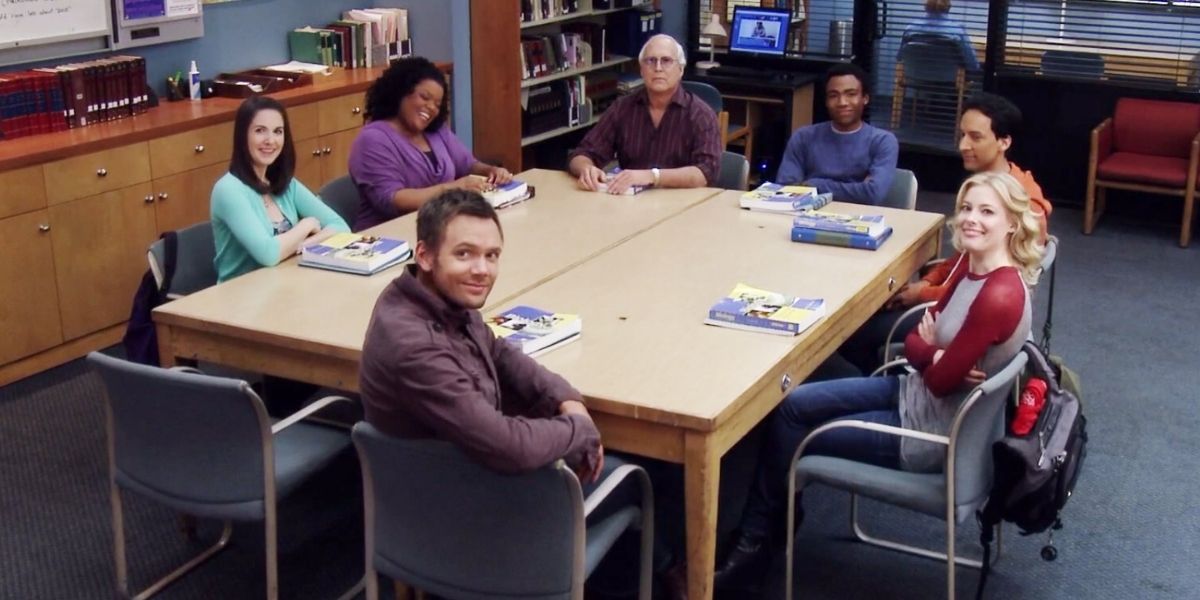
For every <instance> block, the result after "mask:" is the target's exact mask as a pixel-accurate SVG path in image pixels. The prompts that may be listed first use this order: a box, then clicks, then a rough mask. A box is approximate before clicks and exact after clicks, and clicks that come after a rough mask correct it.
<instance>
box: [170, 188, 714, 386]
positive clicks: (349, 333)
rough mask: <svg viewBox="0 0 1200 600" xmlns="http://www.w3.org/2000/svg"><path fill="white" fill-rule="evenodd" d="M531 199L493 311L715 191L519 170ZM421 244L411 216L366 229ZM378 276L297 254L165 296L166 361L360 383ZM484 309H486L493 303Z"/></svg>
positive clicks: (517, 209)
mask: <svg viewBox="0 0 1200 600" xmlns="http://www.w3.org/2000/svg"><path fill="white" fill-rule="evenodd" d="M517 177H518V178H519V179H521V180H523V181H525V182H527V183H529V184H530V185H532V186H534V187H535V188H536V189H537V196H536V197H535V198H533V199H532V200H529V201H527V202H524V203H522V204H518V205H515V206H511V207H508V208H504V209H502V210H500V222H501V224H502V225H503V227H504V233H505V244H504V253H503V260H502V261H501V270H500V277H499V279H498V280H497V283H496V286H495V288H493V290H492V294H491V296H490V297H489V299H488V307H496V306H497V305H499V304H502V303H505V302H507V301H508V300H509V299H510V298H512V297H513V296H515V295H517V294H519V293H521V292H523V291H525V290H527V289H529V288H532V287H534V286H536V285H538V284H540V283H542V282H544V281H546V280H548V279H550V278H552V277H554V276H556V275H558V274H560V273H562V272H564V271H566V270H568V269H570V268H572V267H574V266H576V265H578V264H580V263H582V262H584V261H586V260H587V259H589V258H591V257H593V256H595V255H596V254H599V253H602V252H604V251H605V250H607V249H609V248H611V247H612V246H615V245H617V244H620V243H621V242H622V241H624V240H626V239H629V238H630V237H632V236H635V235H637V234H638V233H641V232H642V231H645V230H647V229H649V228H651V227H653V226H654V225H656V224H657V223H659V222H661V221H663V220H664V219H668V218H670V217H671V216H673V215H675V214H676V213H679V212H681V211H684V210H687V209H688V208H690V207H692V206H694V205H696V204H697V203H699V202H700V201H702V200H704V199H705V198H708V197H710V196H712V195H713V194H715V193H716V192H717V190H715V189H711V188H702V189H694V190H651V191H648V192H644V193H642V194H639V195H637V196H608V195H604V194H595V193H588V192H582V191H578V190H577V189H576V188H575V180H574V179H572V178H571V177H570V176H568V175H567V174H565V173H562V172H559V171H547V170H537V169H535V170H531V171H526V172H524V173H521V174H520V175H518V176H517ZM368 231H369V232H370V233H373V234H378V235H384V236H388V237H393V238H398V239H403V240H407V241H408V242H409V243H410V244H414V245H415V242H416V215H415V214H410V215H406V216H404V217H402V218H399V219H395V220H392V221H389V222H387V223H384V224H382V225H379V226H377V227H374V228H372V229H370V230H368ZM400 272H401V271H400V268H399V267H394V268H392V269H388V270H386V271H383V272H381V273H377V274H375V275H374V276H371V277H360V276H355V275H347V274H345V273H335V272H331V271H325V270H321V269H311V268H307V267H301V266H299V264H298V263H297V261H296V259H291V260H288V261H286V262H284V263H283V264H281V265H278V266H276V267H274V268H270V269H259V270H257V271H254V272H252V273H248V274H246V275H243V276H241V277H238V278H236V279H233V280H231V281H227V282H225V283H223V284H220V285H217V286H213V287H211V288H208V289H206V290H203V291H201V292H197V293H195V294H192V295H190V296H187V297H186V298H180V299H178V300H175V301H172V302H169V303H167V304H165V305H163V306H161V307H159V308H157V309H155V311H154V321H155V323H156V324H157V328H158V342H159V353H160V355H161V357H162V360H163V361H164V366H166V365H171V364H174V362H175V360H176V358H187V359H195V360H204V361H208V362H213V363H218V364H225V365H229V366H235V367H240V368H243V369H247V370H251V371H255V372H260V373H267V374H271V375H277V376H280V377H288V378H291V379H296V380H299V381H307V382H311V383H316V384H320V385H325V386H328V387H332V388H336V389H341V390H350V391H356V390H357V389H358V363H359V357H360V356H361V354H362V342H363V335H364V333H365V332H366V329H367V323H368V321H369V319H370V317H371V310H372V308H374V306H375V300H376V298H378V296H379V294H380V292H382V291H383V289H384V287H386V286H387V285H388V283H390V282H391V281H392V279H394V278H396V277H397V276H399V275H400ZM486 308H487V307H485V309H486Z"/></svg>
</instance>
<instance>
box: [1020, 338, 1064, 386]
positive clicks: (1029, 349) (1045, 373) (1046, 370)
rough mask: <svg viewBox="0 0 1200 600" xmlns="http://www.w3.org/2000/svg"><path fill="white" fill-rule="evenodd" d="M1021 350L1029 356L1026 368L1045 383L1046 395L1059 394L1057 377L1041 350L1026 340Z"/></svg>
mask: <svg viewBox="0 0 1200 600" xmlns="http://www.w3.org/2000/svg"><path fill="white" fill-rule="evenodd" d="M1022 350H1024V351H1025V354H1027V355H1028V356H1029V362H1027V363H1026V366H1027V367H1028V368H1029V369H1031V370H1032V372H1033V375H1035V376H1037V377H1040V378H1041V379H1042V380H1043V381H1045V382H1046V393H1047V394H1051V393H1054V394H1058V393H1061V387H1060V386H1059V383H1058V377H1055V375H1054V368H1053V367H1052V366H1050V361H1049V360H1048V359H1047V358H1046V355H1045V354H1044V353H1043V352H1042V349H1041V348H1039V347H1038V345H1037V344H1035V343H1033V342H1032V341H1029V340H1026V341H1025V345H1024V347H1023V348H1022Z"/></svg>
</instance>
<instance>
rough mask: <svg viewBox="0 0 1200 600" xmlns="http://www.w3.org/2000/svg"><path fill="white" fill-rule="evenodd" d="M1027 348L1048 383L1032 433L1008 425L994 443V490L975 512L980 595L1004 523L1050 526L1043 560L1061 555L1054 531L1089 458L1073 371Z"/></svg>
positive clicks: (1030, 529) (1032, 530)
mask: <svg viewBox="0 0 1200 600" xmlns="http://www.w3.org/2000/svg"><path fill="white" fill-rule="evenodd" d="M1023 350H1024V352H1025V353H1026V354H1028V355H1029V362H1028V368H1029V369H1030V374H1031V375H1032V376H1034V377H1039V378H1041V379H1043V380H1045V381H1046V396H1045V399H1046V401H1045V404H1044V405H1043V407H1042V411H1041V413H1039V415H1038V418H1037V421H1036V422H1035V423H1034V426H1033V428H1032V429H1031V430H1030V431H1029V433H1028V434H1026V435H1023V436H1018V435H1015V434H1013V433H1012V431H1011V429H1006V431H1005V435H1004V437H1003V438H1001V439H1000V440H998V441H996V443H995V444H993V445H992V460H993V464H994V471H995V474H994V477H993V482H992V490H991V494H990V495H989V496H988V499H987V503H986V504H984V507H983V509H982V510H980V511H979V512H978V514H977V516H978V518H979V525H980V530H981V533H980V536H979V541H980V543H981V544H983V572H982V574H981V575H980V577H979V588H978V590H977V593H976V598H980V597H982V596H983V587H984V585H985V584H986V583H987V575H988V572H989V570H990V568H989V566H990V565H989V563H990V560H989V559H990V558H991V542H992V532H993V528H994V527H995V525H996V524H997V523H999V522H1000V521H1002V520H1003V521H1009V522H1011V523H1015V524H1016V525H1017V527H1019V528H1020V530H1021V535H1032V534H1036V533H1042V532H1044V531H1047V530H1049V531H1050V533H1049V534H1048V535H1049V541H1048V543H1047V545H1046V546H1044V547H1043V548H1042V558H1043V559H1045V560H1048V561H1049V560H1054V559H1055V558H1057V557H1058V551H1057V550H1055V548H1054V531H1055V530H1058V529H1061V528H1062V519H1061V518H1060V514H1061V511H1062V508H1063V506H1064V505H1066V503H1067V500H1069V499H1070V498H1071V493H1072V492H1073V491H1074V490H1075V483H1076V481H1077V480H1078V479H1079V472H1080V469H1081V468H1082V467H1083V460H1084V458H1085V457H1086V456H1087V440H1088V436H1087V419H1086V418H1084V416H1083V407H1082V405H1081V404H1080V402H1079V397H1078V396H1077V395H1076V391H1077V388H1076V386H1075V385H1074V382H1075V376H1074V374H1073V373H1070V372H1069V370H1068V369H1066V367H1065V366H1061V365H1058V364H1051V361H1050V360H1048V359H1047V358H1046V355H1045V354H1044V353H1043V352H1042V350H1041V349H1040V348H1038V346H1037V345H1035V344H1034V343H1033V342H1025V347H1024V349H1023ZM1056 367H1058V368H1057V369H1056ZM1064 383H1069V384H1070V387H1071V388H1075V391H1072V390H1071V389H1068V387H1067V386H1064Z"/></svg>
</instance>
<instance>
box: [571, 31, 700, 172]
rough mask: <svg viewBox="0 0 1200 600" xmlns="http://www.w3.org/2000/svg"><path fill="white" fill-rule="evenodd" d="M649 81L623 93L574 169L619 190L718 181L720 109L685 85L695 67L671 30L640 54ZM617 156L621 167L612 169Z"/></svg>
mask: <svg viewBox="0 0 1200 600" xmlns="http://www.w3.org/2000/svg"><path fill="white" fill-rule="evenodd" d="M638 63H639V64H640V65H641V70H642V79H643V80H645V82H646V85H645V87H644V88H643V89H642V90H640V91H638V92H636V93H633V94H630V95H628V96H624V97H622V98H620V99H618V100H617V101H616V102H614V103H613V105H612V106H611V107H610V108H609V109H608V110H607V111H605V112H604V115H603V116H601V117H600V122H599V123H597V124H596V126H595V127H594V128H593V129H592V130H591V131H589V132H588V134H587V136H586V137H584V138H583V142H582V143H581V144H580V145H579V147H578V148H576V149H575V150H574V151H573V152H572V153H571V156H570V164H569V165H568V167H567V168H568V169H569V170H570V172H571V174H572V175H574V176H575V177H578V178H579V186H580V187H581V188H583V189H585V190H593V191H595V190H596V189H598V187H599V185H600V184H601V183H604V184H606V187H607V190H608V192H609V193H611V194H623V193H625V191H626V190H627V189H629V188H630V187H631V186H655V187H674V188H688V187H703V186H706V185H715V183H716V181H717V171H718V169H719V167H720V162H721V138H720V134H719V132H718V131H717V115H716V113H715V112H713V109H712V108H711V107H710V106H709V105H708V104H706V103H705V102H704V101H703V100H701V99H700V98H698V97H696V96H694V95H692V94H691V93H690V92H688V91H687V90H684V89H683V86H681V85H680V84H679V82H680V80H681V79H682V78H683V69H684V66H686V65H687V58H686V57H685V56H684V53H683V47H682V46H680V45H679V42H677V41H675V39H674V38H672V37H671V36H669V35H662V34H660V35H656V36H653V37H651V38H650V39H649V40H647V41H646V44H645V45H644V46H642V51H641V52H640V53H639V54H638ZM613 158H616V159H617V163H618V164H619V165H620V167H621V171H620V172H619V173H617V174H616V175H613V176H609V175H607V174H606V173H605V172H604V171H603V170H602V169H601V167H603V166H604V165H606V164H608V163H609V161H611V160H612V159H613Z"/></svg>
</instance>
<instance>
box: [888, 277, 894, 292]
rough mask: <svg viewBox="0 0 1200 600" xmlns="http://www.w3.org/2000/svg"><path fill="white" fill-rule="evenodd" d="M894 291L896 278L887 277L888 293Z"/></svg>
mask: <svg viewBox="0 0 1200 600" xmlns="http://www.w3.org/2000/svg"><path fill="white" fill-rule="evenodd" d="M895 289H896V278H895V277H888V291H889V292H890V291H893V290H895Z"/></svg>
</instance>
